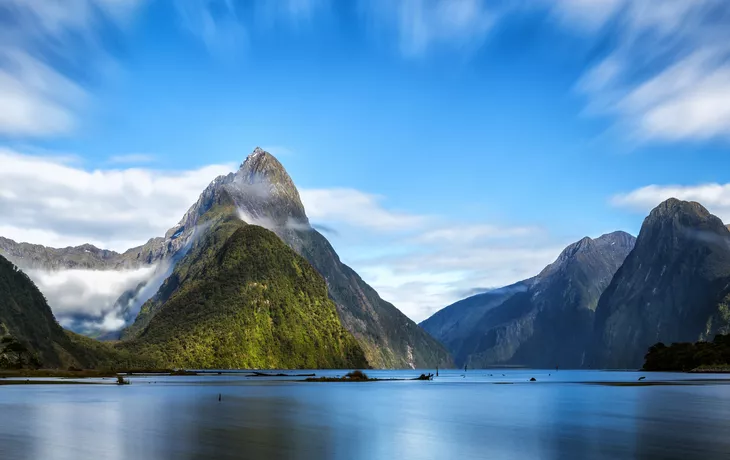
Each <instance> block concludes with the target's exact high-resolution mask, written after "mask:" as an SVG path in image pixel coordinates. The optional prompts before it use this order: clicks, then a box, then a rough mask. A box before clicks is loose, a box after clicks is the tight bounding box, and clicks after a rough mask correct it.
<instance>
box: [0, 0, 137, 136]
mask: <svg viewBox="0 0 730 460" xmlns="http://www.w3.org/2000/svg"><path fill="white" fill-rule="evenodd" d="M139 3H141V0H67V1H64V2H58V1H28V0H1V1H0V11H2V15H3V17H4V20H3V27H2V29H1V30H0V100H2V101H3V110H2V112H1V113H0V135H6V136H13V137H38V136H49V135H59V134H65V133H68V132H71V131H72V130H74V128H75V127H76V113H77V111H79V110H81V109H82V108H83V107H84V106H85V105H86V102H87V100H88V95H87V92H86V90H85V89H84V88H82V87H81V86H79V85H78V84H77V83H75V82H73V81H72V80H71V79H70V78H69V77H67V76H66V75H65V74H64V72H62V71H60V70H59V66H56V64H57V63H59V62H65V63H66V64H71V63H74V62H75V63H78V62H80V61H83V65H78V67H79V68H83V69H84V71H85V72H87V73H89V72H93V70H92V69H93V68H94V66H95V64H96V63H97V60H98V59H103V58H101V57H100V56H102V55H103V54H104V53H103V51H102V49H103V46H102V45H101V43H100V42H99V40H98V39H97V34H98V27H99V25H100V24H101V23H102V21H105V20H111V21H114V22H116V23H117V24H124V23H125V22H126V21H127V20H128V18H129V16H130V15H131V13H132V12H133V11H134V9H135V8H136V7H137V5H138V4H139ZM70 40H74V43H76V44H78V46H68V43H69V41H70ZM77 53H78V54H82V55H83V57H81V56H79V55H77ZM51 63H53V64H51Z"/></svg>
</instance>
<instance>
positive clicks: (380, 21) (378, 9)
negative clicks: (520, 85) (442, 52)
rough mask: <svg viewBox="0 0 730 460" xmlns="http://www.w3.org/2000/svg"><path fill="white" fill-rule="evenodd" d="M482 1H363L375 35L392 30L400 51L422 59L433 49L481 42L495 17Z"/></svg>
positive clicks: (474, 44)
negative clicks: (422, 56)
mask: <svg viewBox="0 0 730 460" xmlns="http://www.w3.org/2000/svg"><path fill="white" fill-rule="evenodd" d="M488 5H489V2H486V1H483V0H375V1H362V2H361V10H362V11H363V13H364V15H365V17H367V18H368V19H369V20H370V22H371V24H372V26H373V27H374V30H375V31H376V33H380V32H381V31H383V30H392V31H394V32H395V34H396V35H397V37H398V43H399V46H400V50H401V51H402V52H403V54H405V55H407V56H421V55H423V54H424V53H426V52H427V51H428V50H429V48H431V47H434V46H446V47H454V48H461V49H464V48H473V47H476V46H478V45H480V44H481V43H483V42H484V40H485V39H486V37H487V35H488V34H489V31H490V30H491V28H492V26H493V25H494V23H495V21H496V18H497V13H496V11H494V10H492V9H490V8H489V6H488Z"/></svg>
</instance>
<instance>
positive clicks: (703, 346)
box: [644, 335, 730, 372]
mask: <svg viewBox="0 0 730 460" xmlns="http://www.w3.org/2000/svg"><path fill="white" fill-rule="evenodd" d="M645 360H646V361H645V363H644V370H647V371H685V372H687V371H691V370H694V369H697V368H701V367H702V368H723V367H727V366H728V364H729V363H730V335H716V336H715V339H714V340H713V341H712V342H696V343H686V342H685V343H673V344H672V345H670V346H666V345H664V344H663V343H657V344H656V345H653V346H652V347H651V348H649V352H648V353H647V354H646V357H645Z"/></svg>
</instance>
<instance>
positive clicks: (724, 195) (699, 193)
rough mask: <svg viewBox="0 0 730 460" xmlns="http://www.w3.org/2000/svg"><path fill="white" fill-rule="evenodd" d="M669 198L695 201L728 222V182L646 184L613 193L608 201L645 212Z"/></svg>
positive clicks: (729, 213)
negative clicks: (627, 190)
mask: <svg viewBox="0 0 730 460" xmlns="http://www.w3.org/2000/svg"><path fill="white" fill-rule="evenodd" d="M669 198H677V199H680V200H685V201H697V202H699V203H701V204H702V205H703V206H705V207H706V208H707V209H708V210H709V211H710V212H711V213H712V214H715V215H716V216H718V217H719V218H721V219H722V220H723V222H730V184H717V183H714V184H701V185H647V186H646V187H641V188H638V189H636V190H632V191H631V192H628V193H621V194H618V195H614V196H613V197H612V198H611V200H610V203H611V204H612V205H613V206H616V207H621V208H626V209H630V210H633V211H636V212H640V213H642V214H647V213H648V212H649V211H651V210H652V209H653V208H655V207H656V206H657V205H658V204H659V203H661V202H663V201H665V200H667V199H669Z"/></svg>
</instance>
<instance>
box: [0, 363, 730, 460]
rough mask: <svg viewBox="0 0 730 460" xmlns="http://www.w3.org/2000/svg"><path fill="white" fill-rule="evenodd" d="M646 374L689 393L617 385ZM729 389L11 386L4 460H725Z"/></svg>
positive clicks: (485, 375)
mask: <svg viewBox="0 0 730 460" xmlns="http://www.w3.org/2000/svg"><path fill="white" fill-rule="evenodd" d="M315 372H317V374H318V375H333V376H334V375H341V374H342V371H325V372H323V371H315ZM370 374H371V375H372V376H375V377H380V378H400V377H413V376H415V375H417V372H415V371H371V372H370ZM642 375H645V376H646V379H645V380H644V381H645V382H659V381H661V382H676V383H681V384H676V385H662V386H613V385H609V384H608V383H609V382H637V380H638V378H639V377H640V376H642ZM531 377H535V378H536V379H537V381H536V382H529V379H530V378H531ZM708 378H709V379H717V380H713V381H706V380H707V379H708ZM722 378H723V376H721V375H714V376H711V377H708V376H707V375H691V374H668V373H661V374H659V373H650V374H641V373H636V372H601V371H559V372H555V371H532V370H514V369H506V370H497V369H492V370H470V371H468V372H467V373H466V374H464V372H463V371H442V372H441V373H440V376H439V377H438V378H437V379H435V380H434V381H431V382H424V381H392V382H388V381H382V382H362V383H314V382H312V383H309V382H299V381H293V379H294V378H293V377H291V378H286V377H272V378H269V377H246V376H245V375H244V374H240V375H226V374H224V375H202V376H184V377H182V376H176V377H171V376H145V377H132V378H131V381H132V384H131V385H127V386H116V385H112V384H109V385H33V384H28V385H12V386H11V385H9V386H0V414H1V415H0V458H3V459H19V460H22V459H44V460H46V459H47V460H51V459H74V460H75V459H86V458H89V459H91V458H93V459H129V458H134V459H198V458H220V459H238V458H246V459H247V458H265V459H277V458H312V459H340V458H342V459H371V458H383V459H390V458H398V459H410V458H413V459H448V458H459V459H477V458H490V459H520V460H524V459H589V458H590V459H608V458H611V459H613V458H620V459H628V458H641V459H675V458H676V459H695V458H696V459H715V458H717V459H720V458H723V459H724V458H728V457H730V437H728V433H730V385H728V384H726V382H724V381H723V380H722ZM103 381H104V382H111V379H108V380H103ZM688 383H693V384H691V385H690V384H688ZM219 394H220V395H221V401H220V402H219V401H218V396H219Z"/></svg>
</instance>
